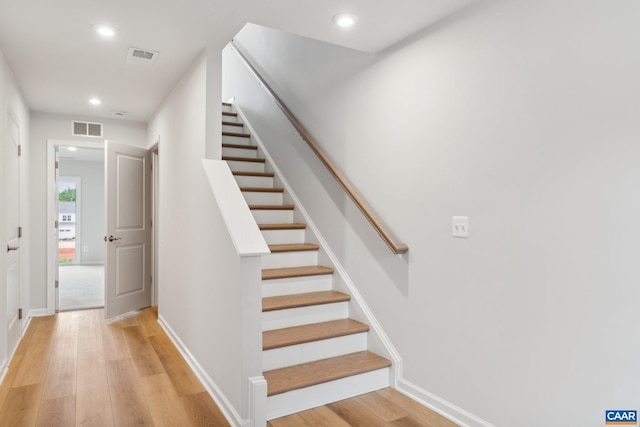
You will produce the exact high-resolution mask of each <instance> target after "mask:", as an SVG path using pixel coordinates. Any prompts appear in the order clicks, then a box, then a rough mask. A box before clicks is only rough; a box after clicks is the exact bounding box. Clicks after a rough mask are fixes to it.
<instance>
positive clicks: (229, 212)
mask: <svg viewBox="0 0 640 427" xmlns="http://www.w3.org/2000/svg"><path fill="white" fill-rule="evenodd" d="M202 167H203V168H204V170H205V172H206V174H207V178H208V180H209V184H210V185H211V190H212V191H213V195H214V197H215V199H216V203H217V204H218V209H219V210H220V214H221V215H222V219H223V221H224V223H225V225H226V226H227V230H228V232H229V236H230V237H231V241H232V242H233V246H234V247H235V249H236V252H237V253H238V255H239V256H241V257H247V256H258V255H264V254H269V253H271V251H270V250H269V247H268V246H267V244H266V242H265V241H264V237H262V233H260V229H259V228H258V224H256V221H255V219H254V218H253V215H252V214H251V211H250V210H249V206H248V205H247V202H246V201H245V200H244V197H243V196H242V193H241V192H240V188H239V187H238V183H237V182H236V180H235V178H234V177H233V174H232V173H231V169H229V165H228V164H227V162H225V161H223V160H209V159H202Z"/></svg>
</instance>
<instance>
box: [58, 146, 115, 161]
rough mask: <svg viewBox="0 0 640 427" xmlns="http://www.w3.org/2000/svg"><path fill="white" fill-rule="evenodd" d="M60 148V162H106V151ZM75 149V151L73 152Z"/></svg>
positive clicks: (100, 149) (99, 149)
mask: <svg viewBox="0 0 640 427" xmlns="http://www.w3.org/2000/svg"><path fill="white" fill-rule="evenodd" d="M71 148H72V150H69V148H68V147H60V148H59V150H58V158H59V159H60V160H80V161H85V162H104V149H102V148H83V147H73V146H72V147H71ZM73 148H75V150H73Z"/></svg>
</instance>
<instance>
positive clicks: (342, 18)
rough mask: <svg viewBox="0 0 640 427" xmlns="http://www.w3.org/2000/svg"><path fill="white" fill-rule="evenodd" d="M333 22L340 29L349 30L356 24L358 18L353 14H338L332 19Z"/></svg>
mask: <svg viewBox="0 0 640 427" xmlns="http://www.w3.org/2000/svg"><path fill="white" fill-rule="evenodd" d="M333 22H334V23H335V24H336V25H337V26H338V27H340V28H350V27H353V26H354V25H355V24H356V22H358V16H357V15H354V14H353V13H339V14H337V15H336V16H334V17H333Z"/></svg>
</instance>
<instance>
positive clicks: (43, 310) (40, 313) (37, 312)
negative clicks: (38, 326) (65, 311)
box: [25, 308, 49, 330]
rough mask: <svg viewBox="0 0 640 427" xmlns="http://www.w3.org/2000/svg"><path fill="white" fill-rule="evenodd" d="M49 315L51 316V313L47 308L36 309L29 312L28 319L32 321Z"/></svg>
mask: <svg viewBox="0 0 640 427" xmlns="http://www.w3.org/2000/svg"><path fill="white" fill-rule="evenodd" d="M48 315H49V312H48V311H47V309H46V308H35V309H31V310H29V316H28V317H29V319H31V318H32V317H41V316H48ZM29 322H31V320H29ZM25 330H26V328H25Z"/></svg>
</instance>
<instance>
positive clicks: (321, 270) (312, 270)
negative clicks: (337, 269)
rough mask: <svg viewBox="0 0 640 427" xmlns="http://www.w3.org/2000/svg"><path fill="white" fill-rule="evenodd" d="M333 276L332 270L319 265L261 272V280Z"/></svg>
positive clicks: (271, 269) (269, 269)
mask: <svg viewBox="0 0 640 427" xmlns="http://www.w3.org/2000/svg"><path fill="white" fill-rule="evenodd" d="M324 274H333V268H329V267H323V266H321V265H310V266H306V267H287V268H268V269H264V270H262V280H272V279H286V278H289V277H304V276H322V275H324Z"/></svg>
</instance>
